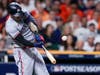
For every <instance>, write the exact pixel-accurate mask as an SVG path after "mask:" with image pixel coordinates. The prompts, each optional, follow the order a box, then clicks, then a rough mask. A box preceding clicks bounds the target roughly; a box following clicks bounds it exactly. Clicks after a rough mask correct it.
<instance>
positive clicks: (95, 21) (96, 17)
mask: <svg viewBox="0 0 100 75" xmlns="http://www.w3.org/2000/svg"><path fill="white" fill-rule="evenodd" d="M99 19H100V14H99V12H98V11H95V12H94V14H93V17H92V19H91V20H90V21H88V22H87V26H89V25H90V24H91V23H93V24H94V25H95V26H96V29H98V26H99Z"/></svg>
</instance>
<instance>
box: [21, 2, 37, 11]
mask: <svg viewBox="0 0 100 75" xmlns="http://www.w3.org/2000/svg"><path fill="white" fill-rule="evenodd" d="M20 3H21V7H22V9H23V10H25V11H28V12H31V11H32V10H34V9H35V6H34V0H23V1H20Z"/></svg>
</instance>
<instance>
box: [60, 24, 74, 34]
mask: <svg viewBox="0 0 100 75" xmlns="http://www.w3.org/2000/svg"><path fill="white" fill-rule="evenodd" d="M69 34H73V31H72V28H71V26H70V25H69V24H65V25H64V26H63V29H62V35H69Z"/></svg>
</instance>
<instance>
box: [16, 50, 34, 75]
mask: <svg viewBox="0 0 100 75" xmlns="http://www.w3.org/2000/svg"><path fill="white" fill-rule="evenodd" d="M14 58H15V61H16V64H17V66H18V70H19V75H32V73H33V64H34V59H32V58H30V57H29V56H28V55H27V54H26V53H25V52H24V51H23V50H22V49H19V48H17V49H15V50H14Z"/></svg>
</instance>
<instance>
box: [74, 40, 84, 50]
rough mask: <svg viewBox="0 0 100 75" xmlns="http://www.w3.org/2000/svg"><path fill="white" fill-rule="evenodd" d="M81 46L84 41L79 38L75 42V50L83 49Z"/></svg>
mask: <svg viewBox="0 0 100 75" xmlns="http://www.w3.org/2000/svg"><path fill="white" fill-rule="evenodd" d="M83 46H84V41H83V40H81V39H80V40H78V41H77V42H76V46H75V50H76V51H84V49H83Z"/></svg>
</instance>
